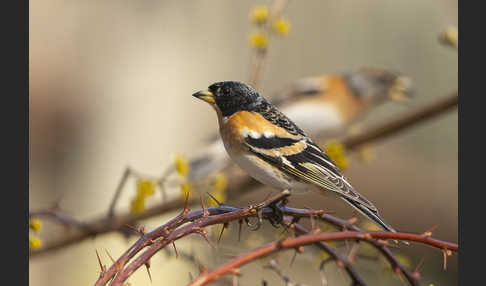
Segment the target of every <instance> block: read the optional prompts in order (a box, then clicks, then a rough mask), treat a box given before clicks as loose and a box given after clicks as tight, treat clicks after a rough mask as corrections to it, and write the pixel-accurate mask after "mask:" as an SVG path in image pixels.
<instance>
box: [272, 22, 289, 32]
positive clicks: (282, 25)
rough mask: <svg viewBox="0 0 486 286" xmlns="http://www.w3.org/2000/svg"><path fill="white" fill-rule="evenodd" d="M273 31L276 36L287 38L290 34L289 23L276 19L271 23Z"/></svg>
mask: <svg viewBox="0 0 486 286" xmlns="http://www.w3.org/2000/svg"><path fill="white" fill-rule="evenodd" d="M273 30H274V31H275V32H277V34H279V35H282V36H287V35H288V34H289V32H290V22H289V21H287V20H286V19H283V18H278V19H277V20H275V21H274V22H273Z"/></svg>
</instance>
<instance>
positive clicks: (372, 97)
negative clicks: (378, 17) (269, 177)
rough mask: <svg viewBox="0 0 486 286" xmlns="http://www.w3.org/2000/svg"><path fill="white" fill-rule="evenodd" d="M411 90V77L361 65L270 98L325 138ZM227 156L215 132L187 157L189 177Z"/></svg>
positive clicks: (313, 133)
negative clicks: (206, 142) (191, 156)
mask: <svg viewBox="0 0 486 286" xmlns="http://www.w3.org/2000/svg"><path fill="white" fill-rule="evenodd" d="M411 91H412V81H411V79H410V78H409V77H407V76H404V75H402V74H400V73H398V72H395V71H391V70H388V69H385V68H378V67H361V68H358V69H355V70H351V71H348V72H345V73H342V74H323V75H320V76H315V77H306V78H302V79H299V80H296V81H295V82H293V83H291V84H290V85H288V86H285V87H284V88H283V89H282V90H280V91H279V92H277V93H276V94H275V95H274V96H273V97H272V98H271V99H270V102H271V103H272V104H274V105H275V106H278V108H279V109H280V110H281V111H282V112H283V113H284V114H286V115H287V116H289V117H290V118H292V120H293V121H294V122H295V123H296V124H298V125H299V126H300V127H301V128H303V129H304V130H306V132H307V133H308V134H309V135H310V136H319V138H320V139H328V138H333V137H337V136H340V135H343V134H344V133H345V132H346V130H347V129H348V127H350V126H351V125H352V124H354V123H356V122H357V121H358V120H359V119H360V118H362V117H363V116H364V115H365V114H367V113H368V112H370V111H372V110H373V109H374V108H375V107H378V106H380V105H381V104H382V103H385V102H388V101H403V100H405V99H407V98H408V97H409V96H410V95H411ZM323 135H324V136H323ZM229 162H230V160H229V158H228V156H227V155H226V150H225V149H224V146H223V143H222V142H221V139H220V138H219V136H218V137H217V138H215V139H214V140H213V141H212V142H211V143H210V144H209V146H208V147H207V148H205V149H204V150H203V151H202V152H201V153H200V154H199V155H198V156H196V158H195V159H193V160H191V173H190V174H189V177H190V179H191V180H193V181H197V180H200V179H202V178H205V177H206V176H207V175H208V174H210V173H213V172H216V171H219V170H221V169H222V168H224V167H226V166H227V165H228V163H229Z"/></svg>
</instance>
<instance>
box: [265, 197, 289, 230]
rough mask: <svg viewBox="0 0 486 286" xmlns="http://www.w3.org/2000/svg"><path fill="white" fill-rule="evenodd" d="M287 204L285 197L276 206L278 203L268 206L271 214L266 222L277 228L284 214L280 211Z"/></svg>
mask: <svg viewBox="0 0 486 286" xmlns="http://www.w3.org/2000/svg"><path fill="white" fill-rule="evenodd" d="M288 202H289V200H288V199H287V197H284V198H282V200H280V203H279V204H278V205H277V203H278V201H276V202H273V203H271V204H269V205H268V207H269V208H270V209H271V210H272V213H271V214H270V215H269V216H268V220H269V221H270V223H271V224H272V225H273V226H274V227H275V228H278V227H279V225H281V223H282V222H283V217H284V212H283V210H282V209H283V208H285V206H286V205H287V203H288Z"/></svg>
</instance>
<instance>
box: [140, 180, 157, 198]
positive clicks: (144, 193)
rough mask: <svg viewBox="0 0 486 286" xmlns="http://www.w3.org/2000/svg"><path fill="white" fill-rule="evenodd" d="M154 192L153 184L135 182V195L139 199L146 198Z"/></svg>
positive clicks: (145, 181) (151, 182)
mask: <svg viewBox="0 0 486 286" xmlns="http://www.w3.org/2000/svg"><path fill="white" fill-rule="evenodd" d="M154 192H155V183H154V182H153V181H150V180H146V179H142V178H140V179H138V180H137V195H138V196H140V197H148V196H151V195H153V194H154Z"/></svg>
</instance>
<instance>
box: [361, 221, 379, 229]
mask: <svg viewBox="0 0 486 286" xmlns="http://www.w3.org/2000/svg"><path fill="white" fill-rule="evenodd" d="M361 228H362V229H363V230H366V231H381V228H380V227H379V226H377V225H376V224H374V223H372V222H371V221H369V220H365V221H364V222H363V223H362V224H361Z"/></svg>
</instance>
